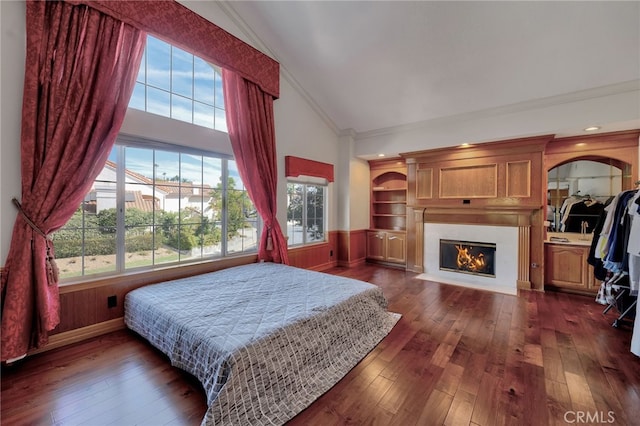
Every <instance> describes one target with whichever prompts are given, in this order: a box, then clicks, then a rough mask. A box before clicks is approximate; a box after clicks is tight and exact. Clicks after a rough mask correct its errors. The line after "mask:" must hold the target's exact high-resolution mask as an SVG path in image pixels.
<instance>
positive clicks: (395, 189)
mask: <svg viewBox="0 0 640 426" xmlns="http://www.w3.org/2000/svg"><path fill="white" fill-rule="evenodd" d="M406 190H407V188H373V189H372V191H373V192H389V191H406Z"/></svg>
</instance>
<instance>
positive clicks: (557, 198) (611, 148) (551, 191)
mask: <svg viewBox="0 0 640 426" xmlns="http://www.w3.org/2000/svg"><path fill="white" fill-rule="evenodd" d="M639 135H640V131H637V130H636V131H626V132H615V133H604V134H598V135H589V136H578V137H571V138H559V139H554V140H553V141H552V142H550V143H549V144H548V145H547V147H546V149H545V161H544V163H545V169H546V172H547V187H546V188H545V192H546V194H545V195H546V198H547V212H546V214H545V217H546V219H547V220H548V221H549V222H550V223H551V225H550V228H549V229H551V230H556V231H557V230H559V229H558V227H557V223H558V217H557V215H558V212H559V210H560V206H561V205H562V203H563V201H564V199H566V198H567V197H569V196H583V197H590V198H593V199H595V200H599V201H602V202H604V201H606V200H607V199H608V198H609V197H611V196H614V195H616V194H617V193H619V192H620V191H622V190H627V189H632V188H634V187H635V183H636V182H637V181H638V136H639Z"/></svg>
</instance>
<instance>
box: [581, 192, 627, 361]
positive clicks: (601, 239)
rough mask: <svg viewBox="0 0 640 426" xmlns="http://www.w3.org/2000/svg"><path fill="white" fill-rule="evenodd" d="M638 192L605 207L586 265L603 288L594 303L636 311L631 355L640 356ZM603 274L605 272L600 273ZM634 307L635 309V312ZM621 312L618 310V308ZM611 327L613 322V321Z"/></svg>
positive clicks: (614, 200)
mask: <svg viewBox="0 0 640 426" xmlns="http://www.w3.org/2000/svg"><path fill="white" fill-rule="evenodd" d="M639 216H640V192H639V191H638V190H629V191H622V192H620V193H619V194H618V195H616V196H615V197H614V199H613V200H612V201H611V203H610V204H609V205H607V206H605V207H604V209H603V212H602V214H601V215H600V217H599V220H598V223H597V224H596V225H595V227H596V230H595V231H594V232H597V231H599V235H594V238H593V240H592V243H591V248H590V251H589V257H588V258H587V262H588V263H589V264H590V265H593V266H594V275H596V277H597V278H598V279H601V280H602V281H603V282H602V285H601V286H600V290H599V291H598V295H597V296H596V302H598V303H601V304H605V305H609V307H608V308H607V309H606V310H605V312H606V311H607V310H608V309H609V308H610V307H611V306H613V305H614V304H618V303H620V302H623V303H626V304H627V307H626V309H624V312H623V313H622V314H621V316H620V318H619V319H621V318H622V317H623V316H626V315H628V313H633V312H635V313H636V315H635V318H634V327H633V335H632V339H631V352H632V353H634V354H635V355H637V356H640V319H639V316H640V315H638V314H640V310H639V309H638V290H639V288H640V218H639ZM603 271H606V272H605V273H604V274H603ZM634 307H635V309H634ZM619 310H620V309H619ZM614 326H617V325H616V322H614Z"/></svg>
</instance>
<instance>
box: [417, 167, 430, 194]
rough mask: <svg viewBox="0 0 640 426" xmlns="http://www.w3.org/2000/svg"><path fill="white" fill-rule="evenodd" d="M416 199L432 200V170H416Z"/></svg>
mask: <svg viewBox="0 0 640 426" xmlns="http://www.w3.org/2000/svg"><path fill="white" fill-rule="evenodd" d="M416 198H417V199H420V200H422V199H429V198H433V168H431V167H426V168H418V169H417V170H416Z"/></svg>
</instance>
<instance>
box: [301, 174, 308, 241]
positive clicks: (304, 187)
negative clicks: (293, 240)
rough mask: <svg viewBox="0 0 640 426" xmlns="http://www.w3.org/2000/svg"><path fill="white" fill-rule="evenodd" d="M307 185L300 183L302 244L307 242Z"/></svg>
mask: <svg viewBox="0 0 640 426" xmlns="http://www.w3.org/2000/svg"><path fill="white" fill-rule="evenodd" d="M308 197H309V194H308V193H307V185H306V184H304V185H302V244H307V198H308Z"/></svg>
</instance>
